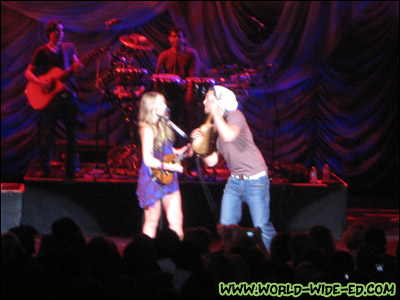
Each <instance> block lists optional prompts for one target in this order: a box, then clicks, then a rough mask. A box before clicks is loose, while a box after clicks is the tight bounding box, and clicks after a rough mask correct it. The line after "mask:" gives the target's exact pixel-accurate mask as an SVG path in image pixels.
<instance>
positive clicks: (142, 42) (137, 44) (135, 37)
mask: <svg viewBox="0 0 400 300" xmlns="http://www.w3.org/2000/svg"><path fill="white" fill-rule="evenodd" d="M119 40H120V41H121V43H122V44H124V45H125V46H126V47H129V48H132V49H136V50H144V51H147V50H151V49H153V45H152V44H151V43H150V42H149V40H148V39H147V38H146V37H144V36H143V35H140V34H137V33H132V34H130V35H123V36H121V37H120V38H119Z"/></svg>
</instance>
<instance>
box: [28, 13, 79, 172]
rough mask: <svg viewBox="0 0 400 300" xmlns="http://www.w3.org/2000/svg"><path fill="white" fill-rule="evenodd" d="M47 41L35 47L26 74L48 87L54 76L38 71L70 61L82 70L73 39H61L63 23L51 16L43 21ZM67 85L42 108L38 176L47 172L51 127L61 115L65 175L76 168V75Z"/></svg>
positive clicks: (67, 63)
mask: <svg viewBox="0 0 400 300" xmlns="http://www.w3.org/2000/svg"><path fill="white" fill-rule="evenodd" d="M46 35H47V38H48V40H49V41H48V43H47V44H45V45H43V46H40V47H38V48H37V49H36V51H35V53H34V55H33V57H32V60H31V62H30V64H29V65H28V68H27V69H26V71H25V77H26V78H27V79H28V80H29V81H30V82H33V83H35V84H37V85H38V86H40V87H41V88H42V90H43V91H51V89H52V84H53V83H54V80H50V79H47V80H44V79H41V78H39V77H40V75H43V74H46V73H47V72H49V71H50V70H51V69H52V68H54V67H58V68H60V69H63V70H64V69H66V68H67V67H68V66H69V65H71V67H72V68H73V70H74V71H75V72H77V71H79V70H81V69H82V68H83V65H82V64H81V63H80V61H79V59H78V57H77V53H76V50H75V46H74V45H73V44H72V43H62V40H63V37H64V25H63V24H62V23H61V21H59V20H51V21H49V22H48V24H47V25H46ZM63 83H64V85H65V86H66V89H65V90H63V91H61V92H60V93H58V94H57V95H55V96H54V98H53V99H52V100H51V102H50V103H49V104H48V105H47V107H45V108H44V109H43V110H42V120H41V140H40V148H39V159H38V164H39V167H40V170H39V172H38V173H37V176H39V177H47V176H48V175H49V173H50V164H49V161H50V153H51V148H52V145H53V138H54V131H55V128H56V124H57V121H58V119H59V117H60V115H61V116H62V118H63V121H64V123H65V127H66V131H67V139H68V143H67V158H66V176H67V177H68V178H73V177H74V174H75V172H76V171H77V170H78V165H77V164H78V161H77V159H76V155H77V141H76V126H77V114H78V99H77V95H76V93H75V92H74V91H73V88H74V87H75V79H74V78H73V77H71V78H69V79H68V80H66V81H64V82H63Z"/></svg>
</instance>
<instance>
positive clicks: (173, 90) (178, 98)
mask: <svg viewBox="0 0 400 300" xmlns="http://www.w3.org/2000/svg"><path fill="white" fill-rule="evenodd" d="M151 79H152V82H153V90H154V91H157V92H160V93H161V94H163V95H164V97H165V101H166V103H167V106H168V107H169V109H170V110H171V115H170V118H171V120H172V121H173V122H175V123H177V124H178V125H182V122H183V119H184V113H185V112H184V109H185V106H184V103H185V87H184V84H183V80H182V79H181V78H180V77H179V76H178V75H175V74H153V76H152V78H151Z"/></svg>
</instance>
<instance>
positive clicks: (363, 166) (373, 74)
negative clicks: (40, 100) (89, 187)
mask: <svg viewBox="0 0 400 300" xmlns="http://www.w3.org/2000/svg"><path fill="white" fill-rule="evenodd" d="M251 17H254V18H256V19H257V20H259V21H260V22H261V23H262V24H261V25H260V24H259V23H257V22H256V21H254V20H253V19H252V18H251ZM54 18H56V19H60V20H62V21H63V23H64V25H65V27H66V33H65V38H64V40H66V41H72V42H73V43H74V44H75V45H76V46H77V49H78V53H79V54H80V55H84V54H87V53H88V52H90V51H91V50H93V49H95V48H96V47H101V46H104V45H112V50H111V51H116V50H117V49H119V48H120V47H121V43H120V41H119V37H120V36H122V35H127V34H130V33H138V34H141V35H144V36H145V37H147V39H148V40H149V41H150V42H151V43H152V44H153V45H154V49H153V50H152V51H150V52H141V51H139V52H141V53H139V54H138V60H139V63H140V64H141V66H142V67H143V68H146V69H147V70H148V71H149V73H150V74H152V73H153V72H154V70H155V66H156V59H157V56H158V54H159V53H160V52H161V51H162V50H164V49H166V48H167V47H169V42H168V38H167V30H168V28H169V27H170V26H171V25H172V24H173V23H176V24H178V25H180V26H181V27H183V28H184V30H185V32H186V41H187V43H188V45H190V46H192V47H194V48H196V49H198V51H199V54H200V58H201V61H202V76H211V75H213V74H214V73H212V72H210V70H212V69H214V68H217V67H219V66H221V65H224V64H225V65H226V64H227V65H234V64H237V65H239V66H242V67H247V68H253V69H257V70H259V71H262V72H259V73H258V74H257V75H256V76H255V77H254V80H253V81H254V84H253V85H252V86H250V87H249V88H248V90H247V91H248V95H247V96H241V97H240V99H241V109H242V111H243V112H244V113H245V115H246V117H247V119H248V121H249V124H250V126H251V129H252V130H253V132H254V138H255V141H256V143H257V145H258V146H259V147H260V148H261V150H262V153H263V155H264V157H265V159H266V161H267V162H268V164H272V163H273V162H274V161H284V162H288V163H302V164H304V165H305V166H307V167H310V166H311V165H315V166H317V168H319V169H321V168H322V166H323V165H324V164H325V163H328V164H329V165H330V166H331V169H332V171H333V172H334V173H336V174H337V175H338V176H339V177H341V178H342V179H344V180H345V181H347V182H348V183H349V186H350V188H353V189H355V190H365V189H371V190H374V189H376V188H378V187H382V186H385V185H387V184H388V180H389V181H390V179H388V178H393V176H397V178H398V150H399V149H398V99H399V93H398V92H399V88H398V82H399V78H398V77H399V72H398V70H399V61H398V52H399V49H398V45H399V34H398V25H399V4H398V2H397V1H395V2H392V1H301V2H297V1H270V2H264V1H246V2H244V1H243V2H242V1H229V2H228V1H226V2H225V1H187V2H180V1H146V2H140V1H57V2H56V1H54V2H53V1H26V2H25V1H2V2H1V162H2V164H1V176H2V181H7V180H17V179H18V178H22V177H23V175H24V174H25V172H26V171H27V168H28V166H29V164H30V163H31V162H32V161H34V160H35V157H36V155H37V148H38V140H39V136H38V135H39V127H38V121H39V117H40V113H39V112H38V111H35V110H33V109H32V108H31V107H30V106H29V104H27V101H26V97H25V95H24V88H25V85H26V82H27V81H26V79H25V77H24V71H25V69H26V67H27V65H28V63H29V61H30V59H31V57H32V54H33V52H34V50H35V49H36V47H38V46H39V45H41V44H43V43H45V42H46V37H45V24H46V23H47V22H48V21H49V20H51V19H54ZM112 18H119V19H121V23H119V24H116V25H114V26H112V27H111V28H110V29H108V30H106V28H105V25H104V22H105V21H107V20H109V19H112ZM99 58H100V59H99V62H100V73H101V74H105V73H107V72H108V70H109V57H108V56H107V55H106V54H103V55H101V56H100V57H99ZM95 77H96V59H93V60H91V61H90V62H89V63H88V65H87V68H86V69H85V70H84V71H83V72H82V73H81V74H80V75H79V77H78V79H79V83H80V86H81V90H80V92H79V98H80V109H81V111H80V114H79V119H80V121H81V122H82V123H83V124H85V125H86V126H84V127H82V128H81V129H80V130H79V131H78V138H79V139H82V140H96V137H98V138H100V139H105V135H106V119H107V117H108V120H109V128H110V133H109V137H110V141H111V142H115V143H116V144H118V145H123V144H126V143H127V142H128V141H129V134H128V126H127V123H126V122H125V120H124V116H123V114H122V113H121V111H120V110H118V109H117V108H115V107H114V106H112V105H110V103H109V102H108V101H104V99H103V98H102V97H103V96H102V94H101V93H100V92H99V91H98V90H97V89H96V88H95ZM99 103H100V109H98V106H99ZM97 118H99V124H100V125H99V126H100V127H99V133H98V135H97V136H96V126H95V124H96V119H97ZM57 134H58V138H60V139H62V138H64V137H65V128H64V127H63V124H62V123H61V124H59V128H58V129H57ZM396 185H397V180H396Z"/></svg>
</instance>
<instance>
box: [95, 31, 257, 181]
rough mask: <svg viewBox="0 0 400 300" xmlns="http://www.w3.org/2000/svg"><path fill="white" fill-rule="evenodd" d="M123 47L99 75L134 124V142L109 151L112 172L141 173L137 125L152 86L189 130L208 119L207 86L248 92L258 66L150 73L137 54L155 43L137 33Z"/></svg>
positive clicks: (174, 117) (124, 38)
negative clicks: (201, 73) (193, 73)
mask: <svg viewBox="0 0 400 300" xmlns="http://www.w3.org/2000/svg"><path fill="white" fill-rule="evenodd" d="M119 41H120V42H121V44H122V45H121V47H120V48H119V49H118V50H116V51H115V52H113V53H111V70H110V71H109V72H108V73H107V74H106V75H104V76H103V77H101V78H100V79H99V86H100V87H101V88H102V89H103V90H104V91H106V94H107V95H108V98H109V101H110V102H111V103H112V104H113V105H114V106H116V107H117V108H118V109H120V110H121V111H122V113H123V114H124V116H125V120H126V121H127V122H128V123H129V126H130V135H131V136H130V138H131V146H127V147H117V148H115V149H111V150H110V151H109V153H108V162H107V163H108V164H109V166H108V167H109V169H110V171H111V173H112V175H114V176H117V175H126V172H125V173H124V174H121V170H122V169H125V171H126V170H128V171H129V175H134V176H136V175H137V172H138V169H139V164H140V161H139V159H138V157H140V154H139V153H138V152H139V151H138V148H137V147H136V145H135V144H136V143H135V142H134V139H135V136H134V135H135V134H134V133H135V127H136V126H137V114H138V109H139V99H140V96H141V95H142V94H143V93H144V92H146V91H149V90H155V91H158V92H160V93H162V94H163V95H164V96H165V99H166V101H167V105H168V107H169V108H170V109H171V116H170V117H171V119H172V120H174V121H175V122H176V123H177V124H178V125H181V126H183V128H184V129H185V130H187V131H188V132H189V131H190V130H192V129H194V128H196V127H197V126H199V125H200V124H202V122H203V121H204V119H205V115H204V113H203V107H202V105H203V104H202V102H203V100H204V97H205V94H206V92H207V90H208V89H209V88H210V87H212V86H214V85H215V84H220V85H223V86H225V87H227V88H229V89H231V90H232V91H233V92H235V94H237V96H243V95H247V87H248V86H250V85H252V82H253V79H254V75H256V74H257V73H258V71H257V70H255V69H240V68H239V67H238V66H237V65H223V66H221V67H218V68H215V69H211V70H210V75H211V76H209V77H188V78H180V77H179V76H177V75H175V74H152V75H151V74H150V72H149V71H148V70H147V69H145V68H141V67H140V66H139V63H138V61H137V58H138V57H139V55H142V54H143V53H141V51H151V50H153V49H154V46H153V45H152V43H151V42H150V41H149V40H148V39H147V38H146V37H144V36H142V35H140V34H136V33H132V34H130V35H124V36H121V37H120V38H119Z"/></svg>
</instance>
